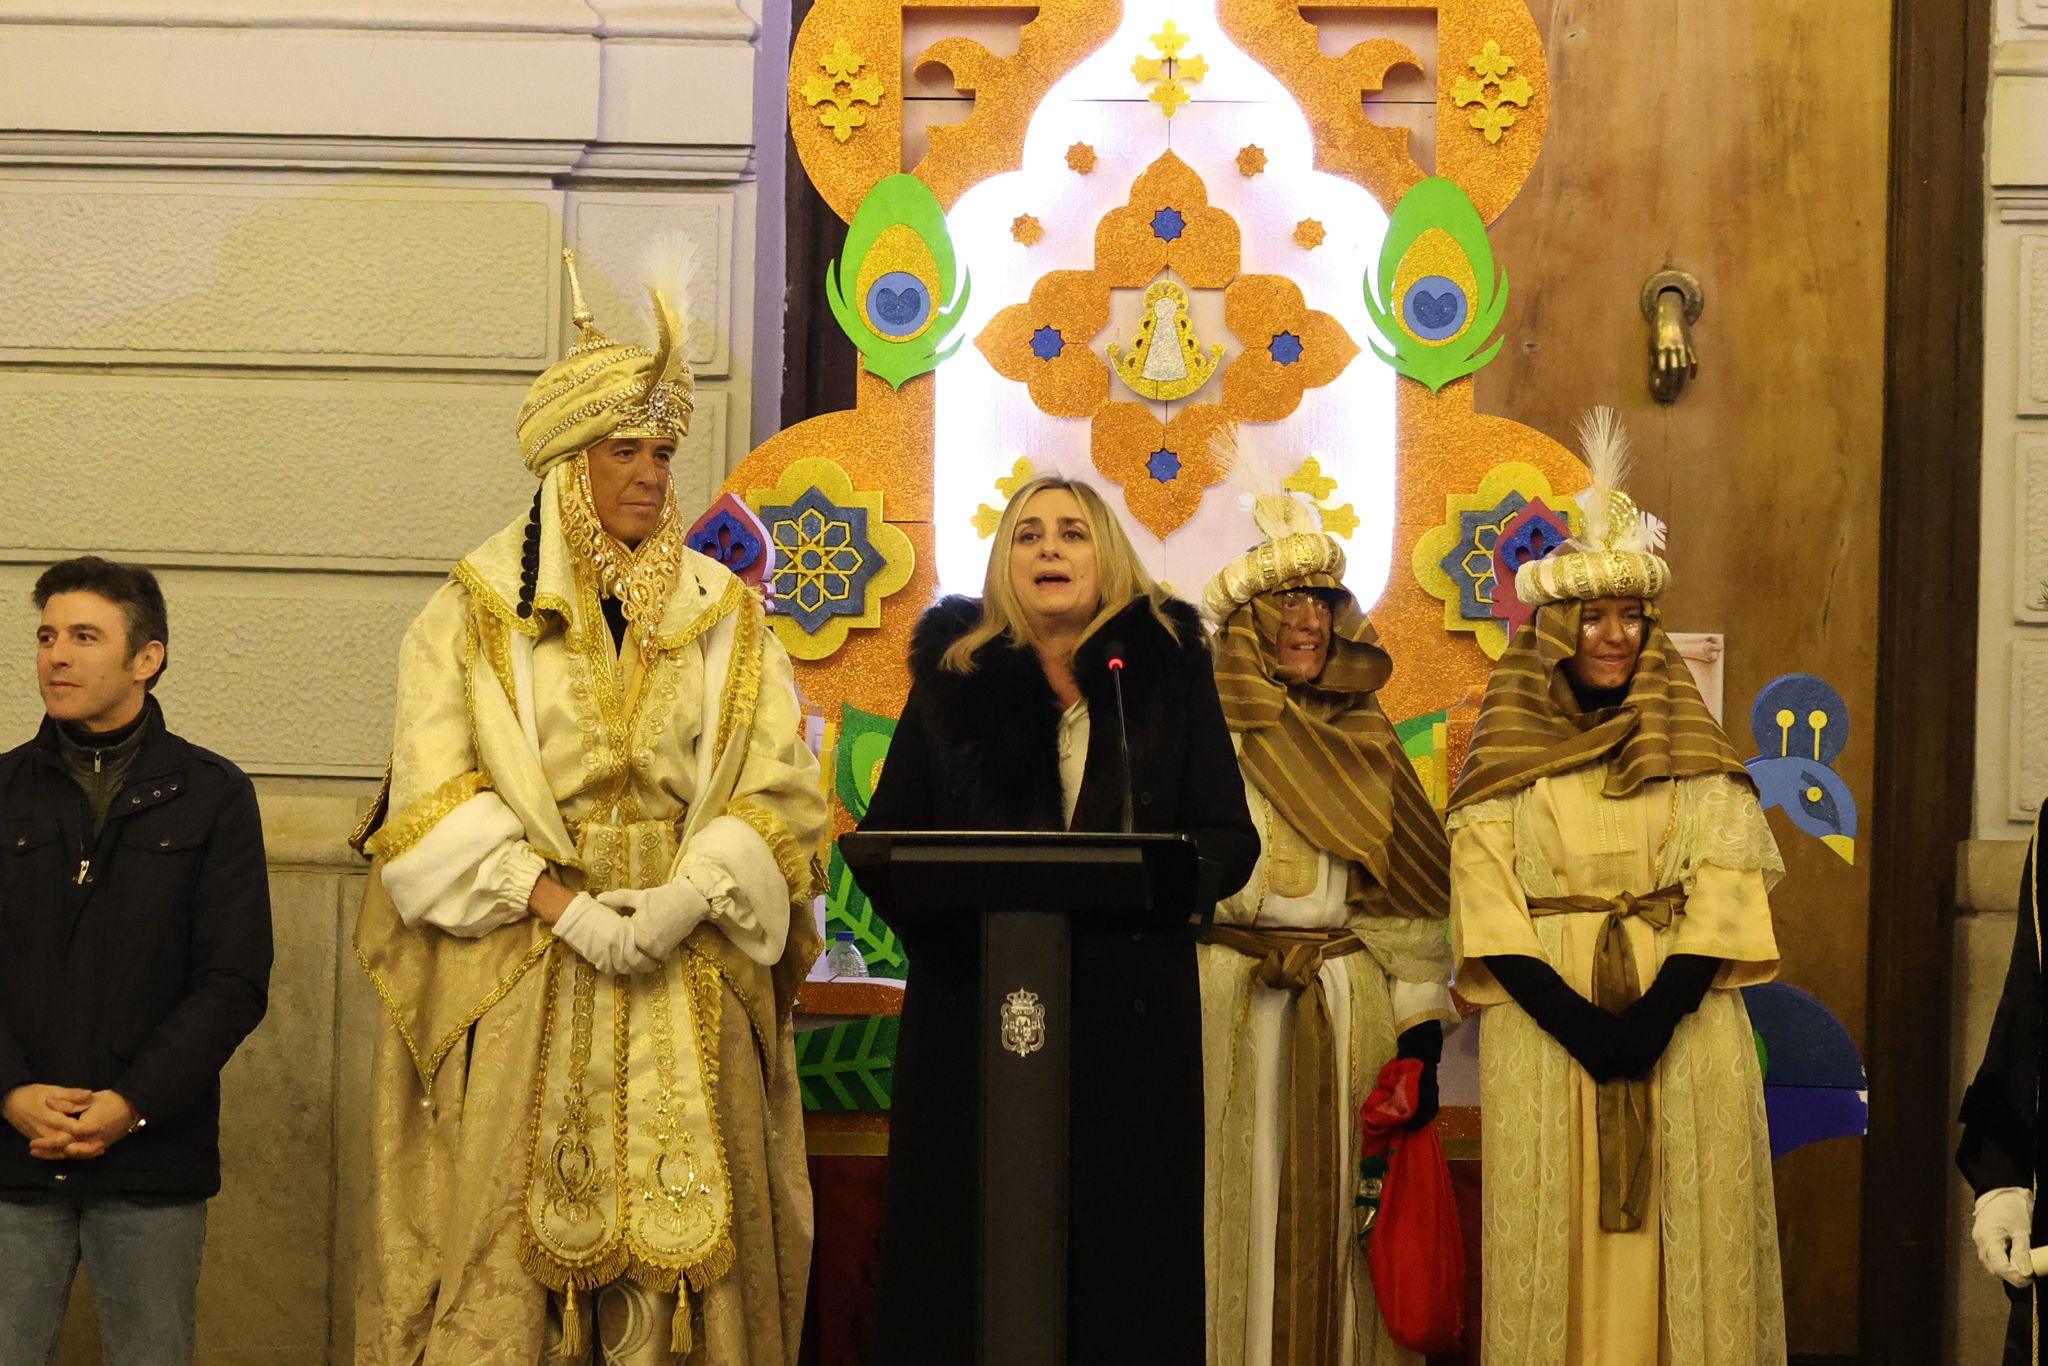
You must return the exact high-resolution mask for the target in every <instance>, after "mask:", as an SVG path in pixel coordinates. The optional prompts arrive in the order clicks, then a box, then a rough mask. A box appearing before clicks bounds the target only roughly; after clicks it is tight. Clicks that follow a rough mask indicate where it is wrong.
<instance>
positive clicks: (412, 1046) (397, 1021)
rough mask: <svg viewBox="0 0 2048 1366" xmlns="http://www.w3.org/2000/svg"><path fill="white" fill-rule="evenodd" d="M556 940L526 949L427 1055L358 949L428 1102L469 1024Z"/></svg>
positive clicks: (377, 870) (373, 872)
mask: <svg viewBox="0 0 2048 1366" xmlns="http://www.w3.org/2000/svg"><path fill="white" fill-rule="evenodd" d="M383 871H384V870H383V869H382V868H381V867H378V866H372V867H371V869H370V876H371V877H380V876H382V875H383ZM554 943H555V938H554V936H553V935H547V936H545V937H543V938H542V939H541V941H540V942H539V943H538V944H535V945H534V946H533V948H532V949H531V950H529V951H528V952H527V955H526V956H525V957H524V958H522V959H520V960H519V965H518V966H517V967H515V968H513V969H512V971H511V973H510V974H508V975H507V976H506V978H505V980H504V981H502V982H500V983H498V985H496V986H495V987H492V988H491V991H490V994H489V995H487V996H485V997H484V999H483V1001H482V1002H481V1003H479V1004H478V1006H477V1008H476V1009H475V1010H473V1011H471V1012H470V1013H469V1014H468V1015H466V1016H464V1017H463V1020H462V1023H460V1024H458V1025H456V1026H455V1028H454V1029H452V1030H450V1031H449V1033H448V1037H447V1038H445V1039H442V1040H441V1041H440V1042H439V1043H437V1044H435V1045H434V1051H433V1052H432V1053H430V1054H425V1055H423V1054H422V1053H421V1052H420V1046H419V1042H418V1041H417V1040H416V1039H414V1038H413V1034H412V1030H411V1029H410V1028H409V1027H407V1025H406V1023H405V1012H404V1010H403V1009H402V1008H401V1007H400V1006H399V1004H398V998H397V997H396V996H395V995H393V994H392V991H391V987H390V985H389V984H388V983H386V982H385V980H384V979H383V977H382V976H380V975H379V974H378V972H377V970H376V969H375V968H373V967H371V966H370V960H369V958H368V957H367V956H366V955H365V954H364V953H363V951H362V949H361V948H357V949H356V951H355V954H356V962H357V963H359V964H360V965H361V966H362V969H363V975H364V976H366V977H368V978H369V979H370V985H371V986H373V987H375V988H376V989H377V995H378V996H379V997H380V998H382V1000H383V1002H384V1010H385V1013H386V1014H388V1015H390V1017H391V1023H392V1024H393V1026H395V1027H396V1028H397V1030H398V1037H399V1038H400V1039H402V1040H404V1041H405V1051H406V1052H407V1053H408V1054H410V1055H411V1057H412V1066H413V1071H414V1072H415V1073H416V1074H418V1076H419V1079H420V1086H421V1088H422V1089H423V1090H424V1091H425V1092H426V1098H427V1103H428V1104H430V1105H431V1104H432V1103H433V1100H434V1078H435V1077H437V1076H439V1075H440V1072H441V1064H442V1063H443V1062H445V1061H447V1058H448V1055H449V1054H450V1053H451V1052H453V1051H454V1049H455V1045H456V1044H458V1043H460V1042H461V1041H462V1036H463V1035H464V1034H467V1033H468V1032H469V1029H470V1026H471V1025H474V1024H475V1023H476V1022H477V1021H478V1020H481V1019H482V1018H483V1017H484V1015H485V1014H486V1013H487V1012H488V1011H489V1010H490V1008H491V1007H492V1006H494V1005H496V1004H498V1002H500V1001H502V1000H504V999H505V996H506V994H507V993H508V992H510V991H511V990H512V988H514V987H516V986H518V985H519V981H520V979H521V978H523V977H524V976H526V974H527V972H528V971H529V970H530V969H531V968H532V967H533V965H534V964H535V963H538V962H539V961H540V960H541V957H542V956H543V955H544V954H546V953H547V951H548V949H549V948H550V947H552V946H553V945H554Z"/></svg>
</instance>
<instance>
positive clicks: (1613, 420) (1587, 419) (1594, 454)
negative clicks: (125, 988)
mask: <svg viewBox="0 0 2048 1366" xmlns="http://www.w3.org/2000/svg"><path fill="white" fill-rule="evenodd" d="M1579 450H1580V451H1581V452H1582V453H1583V454H1584V456H1585V461H1586V469H1587V472H1588V473H1589V474H1590V475H1591V476H1592V483H1591V484H1589V485H1588V486H1587V487H1586V489H1585V490H1584V491H1583V492H1582V493H1580V494H1579V509H1580V510H1581V511H1582V512H1584V513H1585V534H1584V535H1582V536H1580V537H1579V539H1580V540H1581V541H1582V542H1584V543H1585V544H1586V545H1588V546H1591V547H1598V548H1600V549H1603V550H1604V549H1607V548H1608V547H1609V545H1610V544H1611V538H1612V536H1613V534H1614V529H1613V527H1612V526H1611V525H1610V524H1609V516H1608V513H1609V510H1610V509H1611V507H1612V506H1613V501H1612V499H1611V498H1610V497H1609V495H1610V494H1612V493H1613V492H1614V491H1615V490H1616V489H1618V488H1620V487H1621V486H1622V482H1623V481H1624V480H1625V479H1626V478H1627V477H1628V469H1629V463H1630V462H1629V450H1628V433H1627V432H1625V431H1623V430H1622V426H1621V419H1620V418H1619V417H1618V416H1617V415H1616V414H1615V411H1614V409H1612V408H1608V407H1604V406H1603V407H1599V408H1595V409H1593V410H1592V411H1591V412H1589V413H1587V414H1586V415H1585V416H1584V417H1582V418H1580V419H1579Z"/></svg>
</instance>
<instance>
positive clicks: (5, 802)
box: [0, 698, 271, 1199]
mask: <svg viewBox="0 0 2048 1366" xmlns="http://www.w3.org/2000/svg"><path fill="white" fill-rule="evenodd" d="M143 729H144V734H143V738H142V741H141V745H140V748H139V749H138V751H137V753H136V756H135V761H134V764H133V766H132V767H131V768H130V769H129V771H128V781H127V782H126V784H124V785H123V787H122V788H121V790H120V792H119V793H117V794H116V795H115V797H114V801H113V805H112V807H111V809H109V811H108V812H107V820H106V825H105V826H104V827H103V828H102V829H101V831H100V833H99V835H98V837H97V838H94V836H93V829H92V826H93V820H92V809H91V807H90V805H89V804H88V803H87V800H86V795H85V792H84V790H83V789H82V788H81V787H80V786H79V785H78V782H77V780H76V779H75V778H73V777H72V776H71V773H70V771H69V770H68V769H67V768H66V767H65V764H64V755H63V752H62V751H61V749H60V748H59V745H58V737H57V727H56V723H55V722H53V721H51V720H49V719H48V718H45V719H44V721H43V726H42V729H41V730H40V731H39V732H38V733H37V734H36V738H35V739H33V740H31V741H29V742H28V743H27V744H25V745H22V746H20V747H19V748H17V749H13V750H10V751H8V752H7V753H6V754H4V755H0V1095H4V1094H5V1093H6V1092H8V1091H11V1090H13V1089H14V1088H15V1087H17V1086H22V1085H26V1084H29V1083H32V1082H41V1083H45V1084H48V1085H53V1086H77V1087H84V1088H87V1089H90V1090H113V1091H117V1092H119V1093H120V1094H121V1095H122V1096H124V1097H126V1098H127V1100H128V1102H129V1104H131V1105H133V1106H134V1107H135V1110H136V1112H137V1113H138V1114H139V1115H141V1116H142V1117H143V1118H144V1119H145V1120H147V1121H148V1122H147V1123H146V1124H145V1125H144V1126H143V1127H142V1128H140V1129H138V1130H136V1131H135V1132H134V1133H132V1134H130V1135H129V1136H128V1137H126V1138H124V1139H121V1140H120V1141H119V1142H117V1143H114V1144H112V1145H111V1146H109V1147H108V1149H107V1150H106V1152H105V1153H104V1154H102V1155H101V1156H99V1157H96V1158H86V1159H66V1160H63V1161H56V1162H49V1161H44V1160H42V1159H39V1158H34V1157H31V1156H29V1151H28V1140H27V1139H25V1138H23V1137H22V1136H21V1135H20V1134H19V1133H17V1132H16V1131H15V1130H14V1128H13V1126H12V1125H0V1197H7V1196H12V1197H16V1198H19V1197H22V1196H33V1195H39V1194H47V1193H64V1194H70V1195H74V1196H79V1197H83V1198H88V1199H89V1198H92V1197H94V1196H146V1197H156V1198H171V1199H180V1198H194V1199H196V1198H203V1197H206V1196H210V1195H213V1194H214V1193H215V1192H216V1191H218V1190H219V1189H220V1071H221V1068H222V1067H224V1066H225V1065H226V1064H227V1060H228V1058H229V1057H230V1056H231V1055H232V1054H233V1053H234V1051H235V1048H236V1046H237V1045H239V1044H240V1043H241V1042H242V1040H243V1038H245V1037H246V1036H247V1035H248V1033H249V1031H250V1030H252V1029H254V1028H255V1027H256V1023H257V1021H259V1020H261V1019H262V1018H263V1012H264V1008H265V1005H266V1002H267V999H268V992H269V982H270V955H271V943H270V884H269V879H268V876H267V874H266V871H265V867H264V859H263V828H262V824H261V822H260V819H259V817H258V815H257V810H256V790H255V788H254V787H253V786H252V785H251V784H250V782H249V779H248V778H247V777H246V776H244V774H243V773H242V771H241V770H240V769H238V768H236V767H235V766H234V765H233V764H231V763H229V762H228V761H227V760H225V759H223V758H221V757H220V756H219V755H217V754H212V753H209V752H208V751H206V750H203V749H200V748H199V747H198V746H196V745H192V744H188V743H186V742H185V741H184V740H181V739H179V738H178V737H177V736H176V735H173V734H172V733H171V732H170V731H169V730H167V729H166V728H165V726H164V720H163V713H162V711H161V710H160V709H159V708H158V706H157V703H156V700H155V699H154V698H151V699H150V700H149V703H148V715H147V718H146V719H145V721H144V723H143Z"/></svg>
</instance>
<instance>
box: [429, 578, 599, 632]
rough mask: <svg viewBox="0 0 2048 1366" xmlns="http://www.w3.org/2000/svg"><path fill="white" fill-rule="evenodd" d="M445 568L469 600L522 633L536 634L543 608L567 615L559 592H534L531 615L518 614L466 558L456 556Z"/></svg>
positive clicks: (567, 611)
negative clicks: (465, 590) (452, 562)
mask: <svg viewBox="0 0 2048 1366" xmlns="http://www.w3.org/2000/svg"><path fill="white" fill-rule="evenodd" d="M448 572H449V573H450V574H452V575H454V577H455V579H456V581H457V582H459V583H460V584H461V585H462V586H463V587H464V588H466V589H468V590H469V596H470V598H471V600H472V601H474V602H475V603H476V604H477V605H478V606H480V607H482V608H483V609H484V610H485V611H486V612H489V613H490V614H491V615H492V616H494V617H496V618H497V619H498V620H499V621H500V622H502V623H504V625H506V626H508V627H510V628H511V629H512V630H514V631H517V632H518V633H519V634H520V635H522V636H532V637H535V638H538V637H539V635H540V630H541V626H540V614H541V613H542V612H543V611H548V612H559V613H560V614H562V615H563V616H565V617H566V616H568V615H569V604H568V602H567V601H566V600H565V599H564V598H563V597H562V596H561V594H559V593H537V594H535V595H534V599H533V615H532V616H530V617H524V618H522V617H521V616H520V615H519V609H518V608H517V607H515V606H513V605H512V604H511V603H509V602H507V601H505V597H504V595H503V594H501V593H500V592H498V590H497V589H495V588H493V587H492V586H491V584H490V581H489V580H487V579H485V578H484V576H483V575H482V574H481V573H479V572H478V570H477V568H476V566H475V565H472V564H471V563H470V562H469V561H468V560H457V561H456V562H455V568H453V569H451V570H449V571H448Z"/></svg>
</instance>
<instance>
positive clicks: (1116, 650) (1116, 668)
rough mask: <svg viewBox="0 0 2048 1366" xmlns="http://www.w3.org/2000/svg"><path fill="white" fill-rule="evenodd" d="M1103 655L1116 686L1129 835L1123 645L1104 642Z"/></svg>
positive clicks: (1128, 747)
mask: <svg viewBox="0 0 2048 1366" xmlns="http://www.w3.org/2000/svg"><path fill="white" fill-rule="evenodd" d="M1103 653H1104V654H1106V655H1108V657H1109V660H1108V662H1109V677H1110V679H1111V681H1112V682H1114V683H1115V684H1116V744H1117V750H1118V752H1119V753H1120V754H1122V756H1123V761H1124V828H1123V833H1124V834H1126V835H1128V834H1130V833H1131V727H1130V722H1129V721H1127V720H1126V719H1125V718H1124V643H1123V642H1122V641H1120V640H1111V641H1106V642H1104V644H1103Z"/></svg>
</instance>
